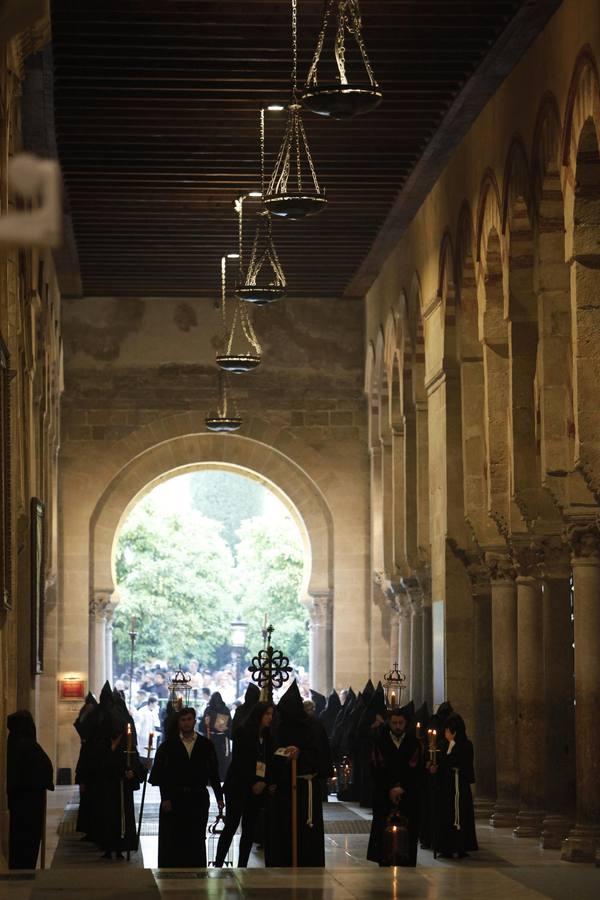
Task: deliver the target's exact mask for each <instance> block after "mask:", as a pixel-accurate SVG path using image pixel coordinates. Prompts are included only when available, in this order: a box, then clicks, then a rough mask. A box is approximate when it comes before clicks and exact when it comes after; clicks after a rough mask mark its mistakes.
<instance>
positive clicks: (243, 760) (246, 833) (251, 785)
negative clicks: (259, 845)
mask: <svg viewBox="0 0 600 900" xmlns="http://www.w3.org/2000/svg"><path fill="white" fill-rule="evenodd" d="M272 723H273V705H272V704H271V703H257V704H256V705H255V706H254V707H253V709H252V711H251V712H250V714H249V715H248V718H247V719H246V720H245V721H244V722H243V723H242V725H240V727H239V728H238V729H236V732H235V735H234V738H233V754H232V758H231V765H230V767H229V771H228V772H227V777H226V779H225V785H224V790H225V810H226V812H225V826H224V828H223V831H222V833H221V836H220V838H219V843H218V845H217V854H216V859H215V866H216V867H217V868H221V866H222V865H223V862H224V861H225V857H226V856H227V851H228V850H229V847H230V845H231V842H232V840H233V836H234V834H235V833H236V831H237V827H238V825H239V824H240V820H241V822H242V835H241V837H240V850H239V857H238V867H239V868H240V869H245V868H246V866H247V865H248V859H249V857H250V851H251V849H252V843H253V838H254V828H255V825H256V820H257V817H258V813H259V810H260V807H261V803H262V800H263V793H264V791H265V788H266V786H267V773H268V768H269V765H270V760H271V755H272V753H273V739H272V735H271V725H272Z"/></svg>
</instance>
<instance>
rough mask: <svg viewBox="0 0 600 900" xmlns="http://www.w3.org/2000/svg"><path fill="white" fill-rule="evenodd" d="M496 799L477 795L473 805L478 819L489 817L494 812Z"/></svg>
mask: <svg viewBox="0 0 600 900" xmlns="http://www.w3.org/2000/svg"><path fill="white" fill-rule="evenodd" d="M495 802H496V801H495V800H492V798H491V797H475V799H474V800H473V807H474V809H475V818H476V819H489V818H490V817H491V815H492V813H493V812H494V805H495Z"/></svg>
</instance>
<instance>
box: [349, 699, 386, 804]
mask: <svg viewBox="0 0 600 900" xmlns="http://www.w3.org/2000/svg"><path fill="white" fill-rule="evenodd" d="M386 712H387V710H386V705H385V694H384V692H383V687H382V684H381V682H379V683H378V684H377V687H376V689H375V691H374V693H373V696H372V697H371V699H370V700H369V702H368V703H367V706H366V708H365V710H364V712H363V714H362V716H361V717H360V721H359V723H358V729H357V737H356V747H355V751H354V757H355V758H359V760H360V763H359V766H358V777H359V778H360V781H359V783H358V784H357V800H358V802H359V803H360V805H361V806H362V807H366V808H370V806H371V804H372V802H373V767H372V765H371V759H372V756H373V744H374V742H375V741H376V739H377V736H378V733H379V729H380V727H381V726H382V725H383V724H384V722H385V717H386Z"/></svg>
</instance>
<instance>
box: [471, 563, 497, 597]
mask: <svg viewBox="0 0 600 900" xmlns="http://www.w3.org/2000/svg"><path fill="white" fill-rule="evenodd" d="M466 569H467V575H468V577H469V581H470V582H471V592H472V594H473V597H486V596H488V595H489V594H490V591H491V572H490V568H489V566H486V565H485V563H483V562H474V563H470V564H469V565H468V566H467V567H466Z"/></svg>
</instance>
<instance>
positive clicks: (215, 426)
mask: <svg viewBox="0 0 600 900" xmlns="http://www.w3.org/2000/svg"><path fill="white" fill-rule="evenodd" d="M204 422H205V424H206V427H207V428H208V430H209V431H221V432H225V433H228V432H232V431H238V429H240V428H241V427H242V419H241V416H240V414H239V412H238V408H237V404H236V402H235V399H233V398H230V397H229V390H228V384H227V373H226V372H224V371H223V369H220V370H219V402H218V406H217V411H216V412H211V413H209V414H208V415H207V417H206V418H205V420H204Z"/></svg>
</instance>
